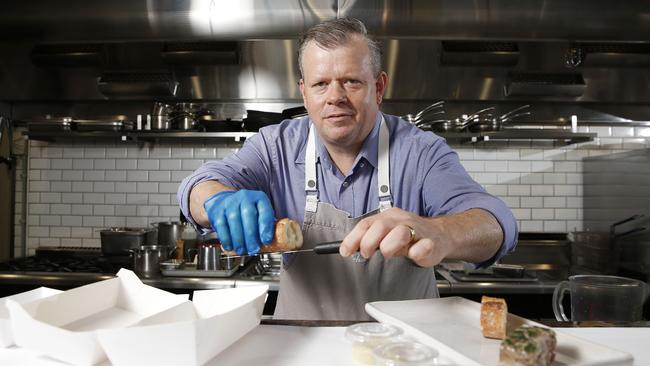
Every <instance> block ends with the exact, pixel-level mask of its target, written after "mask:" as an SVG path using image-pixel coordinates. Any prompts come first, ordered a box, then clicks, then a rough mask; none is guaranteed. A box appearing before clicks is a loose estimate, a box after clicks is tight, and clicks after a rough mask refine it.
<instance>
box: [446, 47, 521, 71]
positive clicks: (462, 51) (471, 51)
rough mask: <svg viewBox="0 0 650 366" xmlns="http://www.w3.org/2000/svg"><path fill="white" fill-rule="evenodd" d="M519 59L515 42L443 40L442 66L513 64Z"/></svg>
mask: <svg viewBox="0 0 650 366" xmlns="http://www.w3.org/2000/svg"><path fill="white" fill-rule="evenodd" d="M518 60H519V47H518V46H517V43H515V42H476V41H443V42H442V52H441V54H440V64H441V65H443V66H514V65H516V64H517V61H518Z"/></svg>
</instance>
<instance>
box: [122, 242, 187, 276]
mask: <svg viewBox="0 0 650 366" xmlns="http://www.w3.org/2000/svg"><path fill="white" fill-rule="evenodd" d="M175 250H176V248H175V247H169V246H167V245H141V246H140V247H139V248H136V249H131V250H129V252H130V253H131V255H132V256H133V270H134V271H135V272H136V273H138V274H140V275H143V276H145V277H149V276H155V275H158V274H160V264H161V263H163V262H165V261H166V260H167V259H169V258H170V256H172V255H173V253H174V251H175Z"/></svg>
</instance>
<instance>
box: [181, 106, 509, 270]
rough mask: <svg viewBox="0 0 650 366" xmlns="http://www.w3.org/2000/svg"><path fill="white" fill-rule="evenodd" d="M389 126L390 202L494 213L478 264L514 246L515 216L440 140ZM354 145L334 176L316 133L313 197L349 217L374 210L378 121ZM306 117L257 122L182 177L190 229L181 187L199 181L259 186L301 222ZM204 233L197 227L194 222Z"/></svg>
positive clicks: (425, 212) (423, 209) (400, 123)
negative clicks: (255, 129)
mask: <svg viewBox="0 0 650 366" xmlns="http://www.w3.org/2000/svg"><path fill="white" fill-rule="evenodd" d="M384 117H385V120H386V123H387V126H388V129H389V131H390V188H391V196H392V200H393V207H399V208H401V209H403V210H407V211H410V212H414V213H417V214H418V215H420V216H429V217H431V216H439V215H446V214H454V213H459V212H463V211H466V210H469V209H472V208H481V209H484V210H486V211H488V212H490V213H492V215H494V217H495V218H496V219H497V221H498V222H499V224H500V225H501V228H502V229H503V233H504V240H503V243H502V245H501V249H500V250H499V252H498V253H497V255H496V256H495V257H494V258H492V259H491V260H489V261H486V262H484V263H480V264H478V265H480V266H483V265H487V264H490V263H492V262H493V261H494V260H496V259H498V258H500V257H501V256H503V255H505V254H507V253H508V252H509V251H511V250H512V249H514V247H515V244H516V238H517V222H516V220H515V218H514V216H513V215H512V212H511V211H510V209H508V207H507V206H506V205H505V204H504V203H503V201H501V200H500V199H498V198H497V197H494V196H492V195H490V194H489V193H487V192H486V191H485V189H483V187H481V185H480V184H478V183H477V182H475V181H474V180H473V179H472V178H471V177H470V176H469V175H468V174H467V172H466V171H465V169H464V168H463V166H462V165H461V163H460V160H459V159H458V155H457V154H456V153H455V152H454V151H453V150H452V149H451V148H450V147H449V145H447V143H446V141H445V140H444V139H443V138H441V137H440V136H437V135H435V134H433V133H432V132H425V131H422V130H421V129H419V128H417V127H415V126H413V125H411V124H409V123H408V122H406V121H404V120H402V119H400V118H398V117H396V116H390V115H384ZM380 120H381V116H379V115H378V116H377V119H376V121H375V127H374V128H373V130H372V131H371V132H370V134H369V135H368V137H367V138H366V140H365V142H364V143H363V145H362V147H361V151H360V152H359V154H358V156H357V158H356V160H355V162H354V164H353V165H352V166H353V168H352V170H351V171H350V172H347V175H344V174H342V173H341V172H340V171H339V169H338V168H337V167H336V165H335V164H334V162H333V161H332V159H331V158H330V155H329V153H328V152H327V149H326V147H325V145H324V144H323V142H322V141H321V140H320V138H319V137H318V133H316V134H315V137H316V141H315V143H316V174H317V177H318V186H317V188H318V197H319V200H320V201H322V202H327V203H330V204H332V205H334V206H335V207H336V208H338V209H340V210H343V211H346V212H348V213H349V215H350V216H351V217H357V216H361V215H363V214H365V213H367V212H369V211H372V210H375V209H376V208H377V207H378V205H379V199H378V192H377V155H378V154H377V148H378V139H379V124H380ZM309 125H310V120H309V117H308V116H305V117H303V118H300V119H293V120H285V121H283V122H282V123H280V124H277V125H272V126H268V127H264V128H262V129H260V131H259V133H257V134H255V135H253V136H252V137H251V138H249V139H248V140H246V142H245V143H244V145H243V146H242V148H241V149H240V150H239V151H237V152H236V153H234V154H231V155H230V156H228V157H226V158H224V159H223V160H219V161H210V162H207V163H205V164H203V165H202V166H201V167H200V168H198V169H197V170H196V171H195V172H194V173H193V174H192V175H190V176H189V177H187V178H185V179H184V180H183V182H182V183H181V185H180V187H179V190H178V201H179V202H180V205H181V210H182V211H183V214H184V215H185V217H186V218H187V219H188V221H189V222H190V223H192V224H193V225H194V226H195V227H196V223H195V222H194V220H193V219H192V217H191V215H190V213H189V193H190V191H191V190H192V187H194V186H195V185H196V184H198V183H200V182H203V181H206V180H218V181H219V182H221V183H223V184H225V185H228V186H231V187H235V188H237V189H254V190H260V191H263V192H265V193H266V194H267V195H268V196H269V198H270V199H271V203H272V204H273V208H274V210H275V216H276V217H278V218H279V217H288V218H291V219H293V220H296V221H298V222H302V221H303V217H304V213H305V149H306V146H307V137H308V134H309ZM199 229H201V230H203V231H204V232H205V231H206V230H205V229H202V228H199Z"/></svg>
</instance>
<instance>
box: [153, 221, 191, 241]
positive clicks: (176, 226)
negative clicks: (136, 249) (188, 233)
mask: <svg viewBox="0 0 650 366" xmlns="http://www.w3.org/2000/svg"><path fill="white" fill-rule="evenodd" d="M151 225H152V226H154V227H155V228H157V229H158V245H167V246H170V247H175V246H176V241H177V240H178V239H180V238H181V237H182V236H183V231H184V230H185V224H184V223H182V222H180V221H161V222H153V223H151Z"/></svg>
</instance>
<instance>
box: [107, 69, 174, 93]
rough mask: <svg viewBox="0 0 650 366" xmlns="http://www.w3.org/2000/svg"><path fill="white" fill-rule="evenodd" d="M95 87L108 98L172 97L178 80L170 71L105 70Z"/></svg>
mask: <svg viewBox="0 0 650 366" xmlns="http://www.w3.org/2000/svg"><path fill="white" fill-rule="evenodd" d="M97 87H98V88H99V91H100V92H101V93H102V94H104V96H106V97H109V98H112V97H115V98H120V97H173V96H174V95H176V91H177V89H178V82H177V81H175V80H174V78H173V76H172V75H171V74H170V73H163V72H158V73H156V72H106V73H103V74H102V76H101V77H100V78H99V80H98V83H97Z"/></svg>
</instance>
